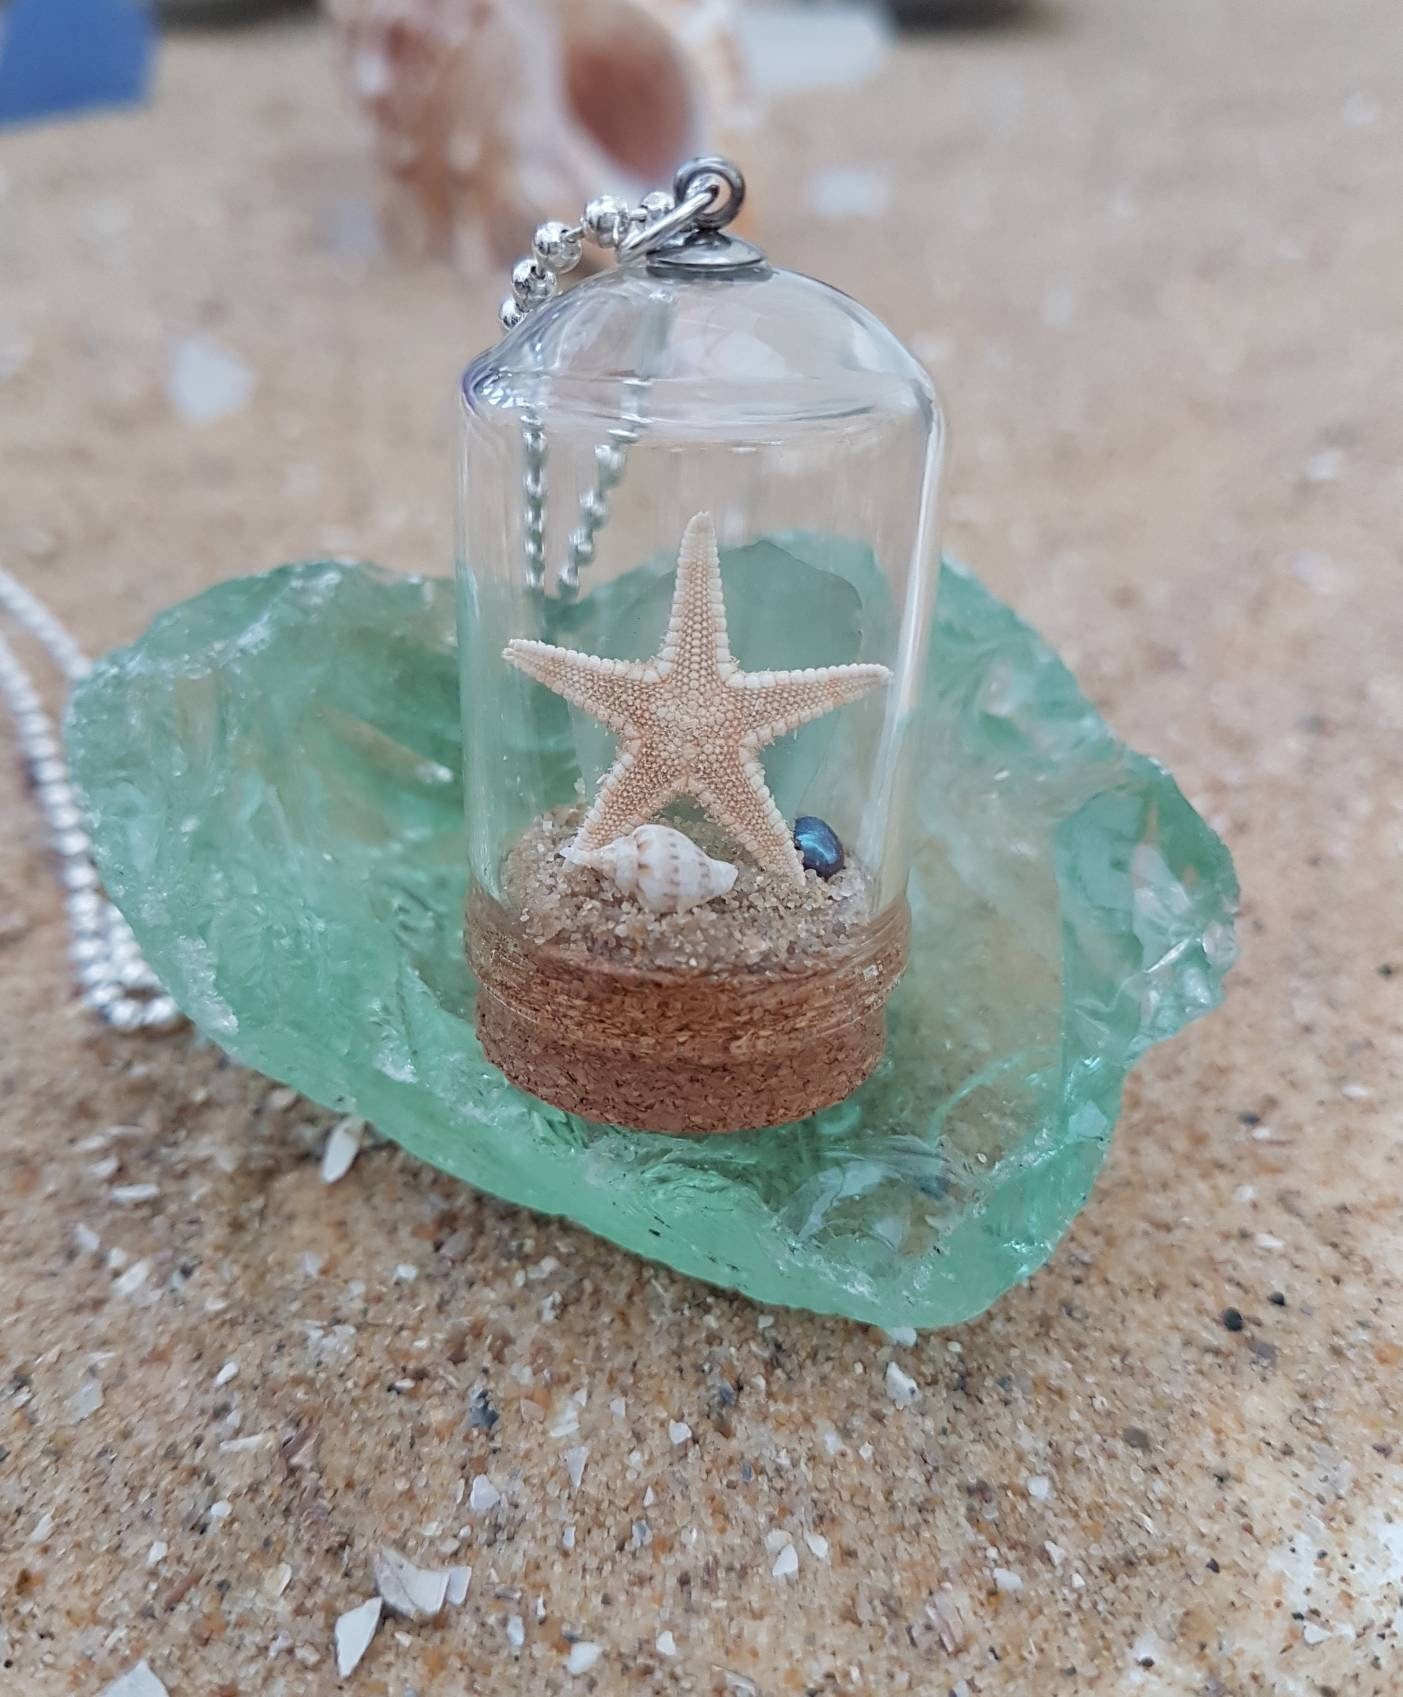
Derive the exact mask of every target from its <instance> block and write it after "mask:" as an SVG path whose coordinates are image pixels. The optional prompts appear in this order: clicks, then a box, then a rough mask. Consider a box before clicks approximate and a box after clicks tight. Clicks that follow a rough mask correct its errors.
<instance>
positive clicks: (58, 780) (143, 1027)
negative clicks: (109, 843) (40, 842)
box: [0, 569, 183, 1032]
mask: <svg viewBox="0 0 1403 1697" xmlns="http://www.w3.org/2000/svg"><path fill="white" fill-rule="evenodd" d="M0 612H3V613H4V614H6V615H8V617H9V618H10V619H11V620H13V622H14V624H15V625H17V626H18V627H19V628H20V629H21V630H22V631H24V632H25V633H26V634H27V635H29V636H31V637H33V638H34V639H35V640H36V641H37V642H38V643H39V644H40V645H41V646H42V647H43V648H44V650H45V651H46V653H47V654H48V655H49V658H50V659H51V660H52V661H53V663H54V665H55V667H56V668H57V669H58V671H59V672H60V673H61V674H62V676H63V679H64V681H65V683H66V684H68V686H69V687H70V688H71V687H72V686H73V685H74V684H77V683H79V682H81V680H82V679H83V678H85V677H86V676H87V674H88V671H89V670H90V665H91V663H90V661H89V660H88V658H87V656H86V655H85V654H84V653H83V651H82V649H81V648H79V646H78V644H77V643H76V642H75V641H74V639H73V637H72V636H71V635H70V633H69V632H68V631H67V630H66V629H65V628H64V626H63V625H62V624H60V623H59V621H58V619H56V618H55V617H54V615H53V614H52V613H51V612H50V611H49V609H48V608H47V607H46V606H45V605H44V603H43V602H42V601H41V600H40V599H39V598H38V596H37V595H35V594H34V593H33V592H32V591H31V590H29V589H26V588H25V586H24V585H23V584H22V583H20V582H19V581H18V580H17V579H16V578H13V577H11V576H10V574H9V573H8V572H7V571H4V570H3V569H0ZM0 697H3V699H4V701H5V704H6V706H7V707H8V708H9V710H10V714H11V716H12V717H13V719H14V721H15V730H16V733H17V735H18V737H19V751H20V756H21V758H22V759H23V761H24V764H25V769H26V771H27V772H28V774H29V778H30V782H31V783H32V784H33V786H34V793H35V796H36V798H37V800H38V803H39V808H40V811H41V812H42V813H43V815H44V821H45V823H46V825H47V826H48V829H49V840H50V842H51V844H52V846H53V851H54V854H55V855H56V856H57V858H58V873H59V882H60V884H61V885H62V888H63V899H64V912H65V917H66V919H67V921H68V935H69V945H68V952H69V957H70V959H71V960H72V962H73V967H74V971H75V973H76V974H77V978H78V985H79V989H80V992H81V995H82V1001H83V1005H84V1006H85V1007H87V1008H90V1009H91V1010H92V1011H93V1012H94V1013H96V1014H97V1015H99V1016H100V1017H101V1018H102V1019H104V1020H105V1021H106V1022H107V1024H108V1025H110V1026H112V1027H113V1028H114V1029H115V1030H117V1031H150V1032H160V1031H173V1030H175V1029H176V1028H177V1027H178V1026H179V1025H181V1024H182V1023H183V1016H182V1014H181V1012H180V1009H179V1008H178V1007H177V1006H176V1005H175V1002H174V1000H173V999H172V998H171V997H170V996H169V995H167V994H166V992H165V989H164V988H163V987H162V985H161V982H160V980H159V979H158V978H157V977H156V975H155V973H154V972H153V971H152V970H151V968H150V967H149V966H148V965H147V964H146V962H145V960H143V959H142V955H141V950H140V949H139V948H138V947H137V943H136V938H135V937H134V936H133V935H132V931H131V927H130V926H129V925H128V924H127V922H126V920H125V919H123V917H122V915H121V914H120V913H119V912H118V911H117V909H116V908H115V907H114V906H113V904H112V903H111V902H110V901H109V900H108V899H107V897H106V896H105V895H104V894H103V892H102V882H101V880H100V879H99V877H98V872H97V867H96V865H95V864H94V862H93V856H92V843H91V841H90V839H89V837H88V832H87V828H86V825H85V823H84V819H83V812H82V807H81V805H80V802H79V797H78V791H77V789H76V788H75V786H74V783H73V779H72V775H71V774H70V772H69V769H68V761H67V760H66V758H65V757H64V752H63V742H62V739H61V737H60V735H59V731H58V726H57V725H56V724H55V723H54V721H53V719H52V718H51V717H50V715H49V713H48V711H47V710H46V709H45V707H44V704H43V702H42V701H41V700H40V697H39V691H38V690H37V689H36V688H35V685H34V680H33V678H32V677H31V676H30V675H29V673H28V671H27V670H26V669H25V667H24V665H23V664H22V663H21V661H20V658H19V656H18V654H16V652H15V650H14V648H13V647H12V646H11V645H10V643H9V642H8V641H7V640H6V638H5V636H4V634H3V633H0Z"/></svg>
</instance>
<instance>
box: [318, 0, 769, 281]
mask: <svg viewBox="0 0 1403 1697" xmlns="http://www.w3.org/2000/svg"><path fill="white" fill-rule="evenodd" d="M324 3H325V6H326V9H327V11H328V13H329V14H330V16H331V18H332V19H333V21H334V22H335V23H336V25H337V26H338V28H339V31H340V35H341V39H342V45H343V49H344V55H345V59H346V62H347V65H348V67H349V71H350V77H351V83H352V86H353V88H354V90H355V93H356V96H357V98H358V100H359V101H360V103H361V105H362V106H363V107H364V109H365V110H366V111H367V112H368V114H369V115H370V118H371V121H372V123H373V126H374V132H375V154H376V160H377V163H378V165H379V167H380V170H381V174H382V176H383V178H384V184H385V196H384V199H385V208H384V211H385V225H386V235H387V237H388V238H389V239H390V241H391V242H392V243H393V244H394V245H396V246H398V247H399V248H401V249H403V250H407V251H409V252H411V253H414V254H419V255H422V254H439V255H448V256H452V257H454V258H456V259H457V260H458V261H459V263H460V264H462V265H463V266H464V267H465V268H467V269H471V270H482V269H488V268H491V267H493V266H496V265H500V264H502V263H503V262H504V261H506V260H508V259H511V258H513V257H516V256H518V255H520V254H521V253H522V252H525V251H526V250H527V248H528V247H529V245H530V239H531V234H532V231H533V230H534V229H535V227H536V225H537V224H539V223H540V222H542V221H543V220H544V219H546V218H563V219H565V220H567V221H568V220H571V219H574V218H577V217H578V216H579V213H580V209H581V208H582V207H583V206H584V204H585V202H586V201H588V200H590V199H592V198H593V197H594V196H595V195H598V194H601V193H606V192H607V193H613V194H619V195H623V196H624V197H625V198H627V199H629V200H630V202H634V201H636V200H637V199H638V198H639V197H640V196H641V195H642V194H643V193H645V192H646V191H647V190H649V189H654V188H667V187H669V186H670V185H671V181H672V173H673V171H674V169H675V168H676V167H677V165H678V164H680V163H681V161H682V160H683V159H685V158H687V157H688V156H689V155H691V154H694V153H702V152H707V151H711V150H713V149H714V148H715V147H716V146H718V145H724V142H725V140H726V132H727V127H728V125H730V124H731V123H734V122H736V121H738V120H739V117H740V113H741V106H742V97H743V85H744V75H743V62H742V57H741V50H740V47H739V43H738V35H737V24H736V16H735V14H736V0H324Z"/></svg>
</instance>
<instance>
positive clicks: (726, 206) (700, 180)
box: [672, 153, 745, 230]
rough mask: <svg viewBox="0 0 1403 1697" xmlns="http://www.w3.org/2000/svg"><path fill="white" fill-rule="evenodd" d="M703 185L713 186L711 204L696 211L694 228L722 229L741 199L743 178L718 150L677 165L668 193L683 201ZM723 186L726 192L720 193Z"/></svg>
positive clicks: (733, 213)
mask: <svg viewBox="0 0 1403 1697" xmlns="http://www.w3.org/2000/svg"><path fill="white" fill-rule="evenodd" d="M703 184H706V185H708V186H713V185H714V186H715V188H716V191H717V192H716V194H715V195H713V197H712V203H711V205H710V206H709V207H707V208H704V209H703V210H702V211H701V212H699V213H698V214H697V219H696V221H697V227H698V229H701V230H720V229H724V228H725V226H726V225H727V224H729V223H730V222H731V221H732V219H733V218H735V216H736V214H737V213H738V212H739V211H740V209H741V206H742V204H743V203H744V201H745V178H744V177H743V176H742V175H741V174H740V171H739V170H738V168H737V167H736V166H735V165H733V164H732V163H731V161H730V160H729V159H723V158H722V157H721V155H720V154H719V153H706V154H703V155H702V156H701V157H700V158H697V159H688V160H687V161H686V162H685V163H684V164H681V165H679V166H678V167H677V175H676V176H675V177H674V178H673V179H672V192H673V195H674V197H675V198H676V199H677V200H679V201H681V200H687V199H689V198H690V197H691V196H692V195H693V194H694V193H695V192H696V191H697V189H699V188H700V187H701V186H702V185H703ZM727 189H729V190H730V193H729V194H723V192H722V191H723V190H727Z"/></svg>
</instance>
